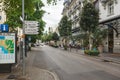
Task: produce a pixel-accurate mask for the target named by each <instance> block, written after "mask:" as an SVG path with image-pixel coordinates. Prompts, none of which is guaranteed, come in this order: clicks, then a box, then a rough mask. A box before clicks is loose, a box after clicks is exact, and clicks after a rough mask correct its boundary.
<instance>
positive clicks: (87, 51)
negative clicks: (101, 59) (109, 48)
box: [84, 50, 100, 56]
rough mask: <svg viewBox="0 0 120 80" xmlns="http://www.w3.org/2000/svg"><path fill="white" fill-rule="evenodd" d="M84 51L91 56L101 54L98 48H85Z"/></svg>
mask: <svg viewBox="0 0 120 80" xmlns="http://www.w3.org/2000/svg"><path fill="white" fill-rule="evenodd" d="M84 53H85V54H87V55H90V56H98V55H99V54H100V53H99V51H98V50H85V51H84Z"/></svg>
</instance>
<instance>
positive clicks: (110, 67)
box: [33, 46, 120, 80]
mask: <svg viewBox="0 0 120 80" xmlns="http://www.w3.org/2000/svg"><path fill="white" fill-rule="evenodd" d="M35 51H36V52H35V59H34V62H33V65H34V66H35V67H37V68H42V69H47V70H50V71H52V72H55V73H56V74H57V75H58V77H59V79H60V80H120V77H119V75H120V71H119V70H120V65H119V64H116V63H115V64H114V63H111V62H108V63H106V62H103V61H101V60H100V59H97V58H93V57H91V56H84V54H83V53H80V54H81V55H79V54H76V52H73V51H72V52H70V51H65V50H60V49H58V48H52V47H49V46H43V47H37V48H36V50H35ZM78 53H79V52H78Z"/></svg>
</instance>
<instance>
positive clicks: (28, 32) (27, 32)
mask: <svg viewBox="0 0 120 80" xmlns="http://www.w3.org/2000/svg"><path fill="white" fill-rule="evenodd" d="M25 34H31V35H32V34H33V35H34V34H39V32H30V31H26V32H25Z"/></svg>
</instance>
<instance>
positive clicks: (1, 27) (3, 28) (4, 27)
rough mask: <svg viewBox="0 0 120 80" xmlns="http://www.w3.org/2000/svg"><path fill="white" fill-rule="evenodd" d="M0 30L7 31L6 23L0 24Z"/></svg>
mask: <svg viewBox="0 0 120 80" xmlns="http://www.w3.org/2000/svg"><path fill="white" fill-rule="evenodd" d="M0 31H1V32H8V31H9V27H8V25H7V24H0Z"/></svg>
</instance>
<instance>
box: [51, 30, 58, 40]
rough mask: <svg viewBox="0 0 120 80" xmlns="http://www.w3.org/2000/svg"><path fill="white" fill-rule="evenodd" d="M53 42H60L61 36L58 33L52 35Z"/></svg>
mask: <svg viewBox="0 0 120 80" xmlns="http://www.w3.org/2000/svg"><path fill="white" fill-rule="evenodd" d="M52 40H54V41H55V42H56V41H58V40H59V36H58V34H57V33H56V32H54V33H53V34H52Z"/></svg>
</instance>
